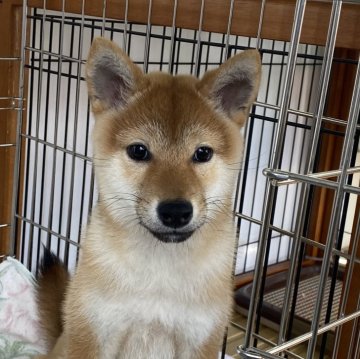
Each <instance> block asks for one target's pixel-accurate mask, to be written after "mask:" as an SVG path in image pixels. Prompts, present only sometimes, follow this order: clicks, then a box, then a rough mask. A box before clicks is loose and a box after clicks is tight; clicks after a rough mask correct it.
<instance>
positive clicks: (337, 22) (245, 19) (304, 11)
mask: <svg viewBox="0 0 360 359" xmlns="http://www.w3.org/2000/svg"><path fill="white" fill-rule="evenodd" d="M85 3H86V6H85ZM130 3H131V4H132V5H134V7H133V8H132V7H131V6H130V5H129V4H130ZM295 3H296V4H295ZM149 4H150V5H149ZM104 5H105V6H104ZM198 5H199V4H198ZM227 5H228V7H224V6H222V4H220V2H217V1H216V0H208V1H206V4H205V1H204V0H203V1H202V2H201V4H200V6H197V9H195V10H193V11H192V12H191V13H192V16H186V15H187V13H186V11H184V9H186V10H187V11H189V9H193V8H192V6H194V3H193V2H191V1H190V0H184V1H179V2H178V1H177V0H174V2H173V4H172V6H171V4H169V2H167V1H165V0H158V1H155V0H154V1H153V2H152V1H151V0H150V2H146V1H143V0H136V1H125V0H118V1H117V0H113V1H108V2H107V1H106V0H104V1H103V2H99V1H98V2H96V1H95V0H88V1H86V2H85V1H82V2H81V1H76V2H69V1H68V2H66V1H64V0H63V1H61V0H58V1H57V0H48V1H46V0H43V1H41V0H28V1H26V0H24V1H20V0H3V4H0V6H4V9H5V6H6V14H5V16H3V17H4V18H5V17H8V18H9V19H11V20H12V21H7V22H5V24H4V26H6V27H7V28H8V29H9V30H12V31H11V32H10V33H11V34H12V37H11V41H10V43H9V44H8V47H7V51H8V54H6V55H5V54H1V55H0V62H1V61H4V62H9V63H11V66H10V71H8V73H7V74H5V81H4V82H6V83H7V84H11V89H12V93H11V94H9V95H8V96H3V97H1V98H0V100H2V101H6V104H5V105H4V106H0V110H1V111H0V115H1V114H3V113H6V116H7V117H5V120H3V119H2V118H1V119H0V121H2V122H3V123H5V126H6V128H7V127H8V126H9V127H10V130H7V132H8V133H9V135H8V136H7V138H5V142H4V143H2V144H1V145H0V146H1V147H2V148H8V149H15V151H13V152H15V153H12V154H10V153H8V154H7V155H6V157H5V158H4V159H2V163H4V167H5V168H7V169H13V171H10V172H12V174H11V175H10V176H9V179H8V180H7V181H6V183H7V184H6V186H4V188H3V189H2V191H1V192H2V196H3V198H7V199H6V201H5V202H6V203H11V204H10V205H9V204H8V207H7V208H5V209H3V211H4V212H5V213H7V215H8V216H9V213H10V219H11V222H10V223H0V227H2V228H5V227H6V232H7V233H6V236H8V235H9V233H10V238H11V241H10V243H6V244H5V246H4V243H5V241H4V239H3V238H5V236H4V235H3V236H2V237H1V243H2V247H1V253H6V254H7V255H14V254H16V248H15V247H16V238H15V237H16V215H15V214H16V210H17V208H18V206H19V205H21V204H20V202H21V193H19V192H18V189H19V183H20V181H21V171H22V168H21V166H20V157H21V155H22V151H23V150H24V149H23V148H21V146H20V145H19V144H20V143H21V129H22V128H23V126H24V123H25V121H26V118H25V116H24V111H23V108H24V106H25V101H26V99H25V95H24V94H25V93H26V86H27V84H26V76H25V70H24V64H25V62H26V56H27V53H26V48H27V46H28V44H27V42H26V41H27V39H28V36H27V33H28V31H29V29H28V27H27V22H26V21H25V20H24V19H26V17H27V9H28V8H31V7H39V8H42V7H44V8H46V9H48V10H57V11H62V13H64V11H65V12H72V13H78V14H82V15H83V14H84V13H85V12H86V13H87V14H89V15H93V16H99V17H102V18H103V19H105V17H111V18H115V19H116V18H121V17H123V15H122V14H124V17H125V21H128V22H140V23H144V24H148V25H149V24H150V23H151V24H159V25H167V26H173V27H174V26H177V27H187V28H193V29H198V30H199V33H200V32H201V31H202V30H205V31H216V32H222V33H224V34H227V36H229V34H230V33H231V34H236V35H245V36H253V37H257V38H258V39H259V38H260V37H261V38H270V39H278V40H286V41H288V40H291V44H298V43H299V42H300V41H301V42H304V43H313V44H320V45H325V46H326V49H327V51H328V52H327V54H326V55H325V56H324V58H325V59H326V61H325V62H324V72H323V78H322V81H321V83H322V85H324V86H325V87H327V85H328V81H329V78H328V77H329V75H330V68H329V66H330V65H331V60H332V59H333V57H334V48H335V46H337V47H342V48H348V49H352V50H356V51H358V50H359V49H360V42H359V41H356V39H359V38H360V29H359V26H357V25H356V20H357V18H359V17H360V7H359V6H358V5H357V4H356V1H354V0H352V1H351V0H349V1H345V0H344V1H334V2H331V1H321V0H320V1H319V0H313V1H311V0H308V1H306V0H298V1H296V2H295V1H289V0H282V1H281V0H279V1H271V0H268V1H265V0H263V1H256V2H255V1H246V0H238V1H236V4H235V1H234V0H231V1H229V2H228V4H227ZM265 5H266V6H267V8H266V11H265ZM169 6H170V9H172V10H173V11H169V10H168V9H169ZM279 6H282V7H283V8H284V9H285V10H286V11H284V12H283V16H282V17H280V16H277V15H278V14H279V11H278V10H279ZM295 6H296V8H295ZM239 8H243V9H244V12H243V13H241V12H240V13H239V12H236V11H234V9H235V10H236V9H239ZM294 9H295V15H294V16H293V15H292V14H293V12H294ZM206 10H207V11H206ZM330 11H332V16H331V19H332V20H331V22H330V26H327V24H326V22H324V23H322V24H320V29H319V27H318V26H317V25H318V24H316V19H317V18H318V17H319V16H323V17H326V18H327V16H328V17H329V18H330V16H329V14H330ZM340 12H341V15H342V17H341V18H340ZM155 14H156V16H155V18H154V15H155ZM248 14H251V16H248ZM180 15H181V16H180ZM275 15H276V16H275ZM293 18H294V19H295V24H294V27H292V19H293ZM199 19H200V21H199ZM224 19H228V21H224ZM104 21H105V20H104ZM254 24H255V25H256V26H255V25H254ZM240 25H241V26H240ZM14 29H15V31H14ZM291 29H293V30H292V31H291ZM304 29H305V31H304ZM314 29H315V31H314ZM328 29H330V30H329V32H328V33H327V30H328ZM300 30H301V31H300ZM349 33H350V35H349ZM336 35H337V36H336ZM145 51H147V50H146V48H145ZM226 52H227V50H226V51H225V55H224V56H226ZM296 53H297V51H296V46H295V47H293V48H292V49H290V54H293V56H296ZM19 54H20V56H19ZM198 58H199V55H197V59H198ZM60 59H61V56H60ZM60 61H61V60H60ZM329 64H330V65H329ZM146 66H147V65H146V64H144V67H145V68H146ZM330 67H331V66H330ZM359 68H360V65H359V63H358V67H357V75H356V79H355V83H356V85H355V86H354V87H355V88H357V89H358V90H359V88H360V85H359V82H360V79H359V76H360V75H359V71H360V70H359ZM169 70H170V71H171V69H170V67H169ZM3 72H4V71H3ZM4 73H5V72H4ZM291 73H292V69H291V66H289V68H288V74H287V80H288V81H289V82H288V85H287V86H288V88H290V87H291V81H292V75H291ZM17 85H18V87H17ZM9 87H10V86H9ZM321 93H323V92H321ZM324 103H325V99H324V98H321V97H319V107H318V108H319V111H318V113H317V114H316V115H315V117H316V118H318V119H321V120H322V121H328V122H332V123H337V124H339V125H347V123H346V122H345V121H344V120H342V119H339V118H332V117H331V118H330V117H326V116H324V114H323V105H324ZM359 103H360V94H359V91H358V92H354V94H353V100H352V105H351V110H350V112H351V113H350V115H349V123H350V125H348V126H347V129H348V131H349V134H348V136H347V138H348V139H350V138H351V134H353V133H354V131H356V130H358V129H359V125H357V123H356V121H357V118H358V116H359ZM288 107H289V106H288V100H287V98H286V93H285V96H284V98H283V101H282V105H281V106H279V107H278V108H276V110H278V111H280V115H279V123H280V126H278V132H277V135H276V143H277V145H276V146H277V148H281V146H282V143H281V141H282V140H283V138H284V134H283V133H282V131H283V130H284V127H281V124H284V126H285V125H286V118H285V117H286V114H287V113H288V112H289V111H291V109H289V108H288ZM301 114H302V115H306V116H308V117H313V114H309V113H307V114H306V113H301ZM14 119H15V121H14ZM322 121H318V122H317V123H320V124H321V122H322ZM14 122H15V127H14ZM319 126H320V125H319ZM319 126H317V127H315V128H314V132H315V134H314V137H316V136H317V135H316V133H317V131H318V130H319ZM14 134H15V141H14ZM345 147H346V148H345ZM345 147H344V148H345V151H344V152H343V156H342V158H343V159H342V168H341V170H339V171H338V172H337V173H336V175H339V180H338V183H336V184H334V182H333V181H329V180H327V179H326V178H327V177H333V176H334V175H335V173H326V172H325V173H316V174H310V172H309V174H307V175H299V174H296V173H289V172H286V173H285V172H284V171H281V170H279V169H278V167H279V158H278V157H277V155H276V154H277V153H279V151H275V157H273V159H272V162H271V166H270V168H269V169H268V170H267V171H266V172H265V175H266V176H267V178H268V179H267V181H268V184H267V188H268V194H267V198H268V201H267V205H266V207H264V217H263V219H262V221H261V225H262V228H263V229H262V233H261V241H260V246H261V247H260V249H259V252H258V256H257V264H256V269H255V271H254V277H253V278H254V281H255V285H254V288H255V289H254V293H253V300H252V307H251V308H250V310H249V312H250V319H249V321H248V326H247V331H246V333H247V336H246V339H245V345H244V347H243V348H239V352H240V353H241V355H243V357H244V358H247V357H250V356H251V355H258V356H259V357H264V358H274V357H278V356H274V354H278V353H281V352H282V351H283V350H285V349H288V348H290V347H291V346H293V345H296V344H297V343H298V342H299V341H305V340H307V339H311V341H310V347H309V351H308V357H311V355H313V352H314V348H315V343H316V338H317V336H318V334H320V333H322V332H325V331H326V330H329V329H331V328H333V327H337V326H340V325H342V324H343V323H345V322H346V321H349V320H357V318H358V317H360V309H359V306H358V309H357V310H356V311H354V312H353V313H352V314H350V315H348V316H346V317H344V318H342V319H339V320H337V321H336V322H335V323H331V324H329V325H328V326H326V327H323V328H321V329H320V330H319V322H318V319H316V320H315V321H314V324H313V327H312V330H311V333H310V334H311V335H310V334H307V335H305V336H304V337H302V338H297V339H296V340H293V341H292V342H291V341H285V337H284V332H282V333H281V336H282V339H281V340H280V342H279V343H278V346H276V347H275V348H273V349H271V350H270V351H268V352H263V351H260V350H258V349H256V348H254V347H253V346H252V344H251V342H252V341H253V340H254V338H255V336H254V333H253V327H254V320H255V318H254V316H255V314H256V306H257V297H258V294H257V291H258V290H259V288H260V284H261V280H262V278H263V270H262V269H263V261H264V258H265V250H266V238H267V235H268V231H269V229H270V222H269V220H270V213H271V208H272V207H271V206H272V197H273V195H274V193H272V191H275V188H276V187H277V186H281V185H290V184H291V182H290V181H295V182H302V183H304V184H305V185H307V184H316V185H319V186H322V187H328V188H332V189H335V191H336V194H337V198H336V203H338V205H337V206H336V208H335V212H336V213H338V211H339V210H340V209H339V208H340V205H339V203H340V201H341V198H342V197H343V195H344V193H345V192H346V193H355V194H357V195H358V194H359V193H360V190H359V189H358V188H356V187H353V186H350V185H348V184H346V183H345V180H346V176H347V174H348V172H349V171H350V172H351V171H353V172H358V171H359V169H358V168H349V150H348V147H349V144H348V143H347V144H346V145H345ZM10 172H9V171H8V173H10ZM305 185H304V187H305ZM9 194H11V195H10V197H11V201H9ZM306 196H307V195H306V190H305V192H304V194H303V198H306ZM358 211H359V209H358ZM334 221H336V219H334V220H333V221H330V223H332V228H331V231H330V234H329V235H328V238H329V241H328V242H329V243H330V244H329V243H326V245H322V247H321V246H319V245H318V244H317V245H318V246H319V247H321V248H322V249H325V258H327V259H328V260H326V261H325V262H326V263H327V264H329V263H330V261H329V258H330V256H331V255H332V254H334V253H335V254H337V255H341V256H344V257H346V256H345V254H344V253H342V252H341V251H337V252H336V250H333V244H334V241H335V235H334V231H335V227H336V226H335V223H334ZM6 222H8V221H6ZM299 223H300V225H299V228H298V229H297V232H296V233H293V234H292V235H293V237H295V238H298V243H300V242H302V241H303V242H307V241H308V242H310V243H311V244H313V245H315V244H314V243H313V241H312V240H311V239H309V238H305V237H303V236H301V234H300V233H301V221H299ZM266 224H268V225H266ZM354 228H355V230H354V233H355V237H354V238H356V236H357V235H358V230H359V225H357V227H356V226H354ZM0 229H1V228H0ZM6 247H7V249H5V248H6ZM355 249H357V251H358V250H359V248H357V243H356V244H355ZM298 251H299V247H295V249H294V251H293V254H292V256H293V258H296V257H297V256H298ZM358 257H359V255H358V254H357V253H356V250H353V251H352V254H351V255H350V256H347V258H348V259H349V260H350V263H351V266H352V267H353V266H354V265H355V264H356V263H357V258H358ZM291 263H293V266H291V267H290V276H289V277H292V276H294V275H295V273H296V261H295V259H293V260H292V261H291ZM327 270H328V266H327V265H326V266H325V267H324V269H323V271H322V281H323V280H324V276H325V273H326V272H327ZM289 281H290V280H289ZM290 282H291V281H290ZM349 288H350V283H349V284H348V286H347V291H348V290H349ZM290 295H291V289H289V291H288V293H287V296H286V297H287V300H286V307H288V304H289V303H288V302H289V298H290ZM321 302H322V294H320V296H319V300H318V301H317V309H316V316H318V314H319V308H320V305H321ZM343 309H344V308H343ZM285 320H286V319H285V318H283V324H282V326H281V327H282V328H283V329H284V328H285V327H286V323H285ZM357 340H359V339H357ZM336 345H337V348H338V346H339V341H338V342H337V344H336ZM355 350H356V352H357V353H358V352H359V343H357V346H356V348H355Z"/></svg>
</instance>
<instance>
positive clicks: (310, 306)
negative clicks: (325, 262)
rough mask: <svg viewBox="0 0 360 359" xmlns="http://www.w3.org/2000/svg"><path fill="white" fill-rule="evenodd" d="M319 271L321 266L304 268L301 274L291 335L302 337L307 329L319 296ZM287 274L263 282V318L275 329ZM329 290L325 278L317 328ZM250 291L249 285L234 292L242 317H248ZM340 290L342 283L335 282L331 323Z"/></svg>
mask: <svg viewBox="0 0 360 359" xmlns="http://www.w3.org/2000/svg"><path fill="white" fill-rule="evenodd" d="M320 270H321V268H320V266H312V267H304V268H302V270H301V276H300V283H299V290H298V295H297V301H296V309H295V318H294V325H293V331H294V333H295V332H296V333H302V332H304V331H307V330H308V329H309V326H310V323H311V321H312V318H313V314H314V308H315V302H316V298H317V294H318V287H319V280H320ZM287 274H288V272H282V273H277V274H274V275H271V276H268V277H267V278H266V284H265V290H264V293H263V306H262V317H263V319H264V321H265V322H267V323H268V324H270V326H271V327H275V328H276V327H278V325H279V324H280V319H281V313H282V308H283V302H284V294H285V286H286V278H287ZM330 286H331V277H328V279H327V282H326V287H325V296H324V303H323V306H322V310H321V315H320V325H322V324H324V322H325V316H326V310H327V303H328V298H329V293H330ZM252 287H253V285H252V283H250V284H248V285H245V286H244V287H241V288H240V289H238V290H237V291H236V293H235V302H236V310H237V311H238V312H240V313H243V314H246V313H247V310H248V308H249V303H250V297H251V291H252ZM341 288H342V281H341V280H340V279H337V280H336V286H335V292H334V298H333V301H332V313H331V321H333V320H335V319H336V318H337V314H338V309H339V305H340V297H341Z"/></svg>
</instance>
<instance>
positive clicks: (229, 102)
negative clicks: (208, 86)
mask: <svg viewBox="0 0 360 359" xmlns="http://www.w3.org/2000/svg"><path fill="white" fill-rule="evenodd" d="M253 89H254V88H253V85H252V82H251V81H250V80H248V79H246V78H243V79H237V78H236V79H235V78H233V79H230V81H229V82H228V83H226V84H225V85H223V86H222V87H221V88H220V89H218V90H217V91H216V92H215V98H216V100H217V101H218V103H219V104H220V106H221V108H222V110H224V111H225V112H226V113H227V114H229V115H230V114H231V113H232V112H236V111H239V110H241V109H242V108H244V107H247V106H248V105H249V102H250V99H251V94H252V92H253Z"/></svg>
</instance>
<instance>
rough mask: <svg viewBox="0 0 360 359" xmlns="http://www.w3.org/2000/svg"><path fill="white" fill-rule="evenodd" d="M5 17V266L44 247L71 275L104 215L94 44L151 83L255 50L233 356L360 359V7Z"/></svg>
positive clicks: (291, 4)
mask: <svg viewBox="0 0 360 359" xmlns="http://www.w3.org/2000/svg"><path fill="white" fill-rule="evenodd" d="M0 10H1V12H2V13H1V12H0V19H1V22H2V24H1V25H0V31H2V33H3V34H5V33H6V32H5V31H7V32H8V33H9V37H8V39H7V40H5V39H4V40H2V41H3V43H0V74H1V76H2V78H3V80H2V81H1V83H0V169H1V176H0V180H1V183H2V184H1V189H0V201H1V203H2V205H1V207H0V259H2V258H4V257H6V256H16V257H17V258H19V259H20V260H21V261H22V262H23V263H24V264H25V265H26V266H27V267H28V268H29V269H30V270H31V271H33V272H35V271H36V270H37V266H38V263H39V258H40V256H41V251H42V248H41V244H44V245H46V246H47V247H48V248H51V249H52V251H54V252H55V253H57V255H58V256H59V257H60V258H61V259H62V260H63V261H64V262H65V264H66V265H67V266H68V268H69V269H70V270H73V269H74V268H75V266H76V261H77V258H78V249H79V247H80V239H79V238H80V231H81V229H82V228H83V226H84V224H85V223H86V221H87V218H88V215H89V214H90V213H91V209H92V206H93V205H94V204H95V203H96V200H97V193H96V186H95V179H94V176H93V172H92V160H91V156H92V148H91V144H90V143H89V141H88V139H89V134H90V133H91V128H92V124H93V118H92V115H91V113H90V110H89V105H88V98H87V91H86V86H85V81H84V64H85V61H86V56H87V52H88V49H89V47H90V44H91V41H92V39H93V38H94V37H96V36H105V37H107V38H110V39H112V40H114V41H116V42H117V43H118V44H119V45H120V46H122V48H123V49H124V50H126V52H127V53H128V54H129V55H130V56H131V57H132V59H133V60H134V61H135V62H136V63H138V64H139V66H141V67H142V68H143V69H144V71H145V72H147V71H154V70H161V71H168V72H169V73H173V74H178V73H186V74H193V75H196V76H201V75H202V74H203V73H204V72H205V71H206V70H208V69H211V68H214V67H216V66H218V65H219V64H221V63H222V62H223V61H224V60H226V59H227V58H228V57H230V56H231V55H233V54H234V53H237V52H239V51H242V50H244V49H247V48H257V49H258V50H259V51H260V53H261V55H262V68H263V75H262V82H261V88H260V92H259V95H258V99H257V101H256V102H255V104H254V106H253V108H252V111H251V113H250V117H249V121H248V122H247V125H246V127H245V129H244V136H245V151H244V159H243V162H242V163H241V175H240V177H239V180H238V185H237V188H236V201H235V209H234V210H235V214H236V221H237V228H238V232H237V236H236V238H234V243H236V256H235V260H234V278H235V286H236V294H235V301H236V309H237V311H238V312H239V313H242V315H244V314H245V316H246V324H244V323H243V324H242V325H240V324H239V323H236V322H235V320H234V321H233V322H232V323H230V326H229V328H228V331H227V333H228V343H229V340H230V339H231V337H232V336H233V337H234V338H235V341H236V347H237V349H236V353H235V349H234V347H231V348H230V346H229V345H228V347H227V345H226V340H225V341H224V347H223V355H224V354H225V352H227V353H229V354H232V355H234V357H241V358H278V357H283V356H284V355H285V356H287V357H289V358H309V359H310V358H314V357H315V356H316V357H317V356H318V357H319V358H329V357H332V358H351V359H353V358H360V335H359V332H360V325H359V317H360V284H359V281H358V279H357V277H356V271H357V270H358V269H360V246H359V245H358V242H359V238H360V198H359V194H360V188H359V186H360V177H359V172H360V155H359V153H360V147H359V134H360V120H359V112H360V62H359V54H360V40H359V39H360V26H359V21H358V20H359V19H360V3H359V2H358V1H354V0H353V1H345V0H344V1H341V0H334V1H319V0H308V1H306V0H297V1H295V0H281V1H278V0H254V1H249V0H236V1H235V0H228V1H225V2H223V1H216V0H199V1H190V0H179V1H178V0H172V1H170V0H148V1H143V0H113V1H107V0H103V1H96V0H82V1H70V0H67V1H66V0H59V1H55V0H42V1H40V0H23V1H20V0H3V1H2V2H1V1H0ZM2 36H4V35H2ZM310 292H313V294H312V295H310ZM304 312H306V313H305V314H304ZM269 313H270V314H269ZM304 318H305V319H304ZM244 321H245V319H244ZM298 322H301V323H302V324H301V325H300V327H299V325H297V323H298ZM268 328H272V330H273V332H274V333H275V334H274V335H273V336H271V337H269V336H268V335H267V334H266V333H267V332H268ZM234 330H235V331H236V334H234V333H235V332H234ZM239 332H241V335H239Z"/></svg>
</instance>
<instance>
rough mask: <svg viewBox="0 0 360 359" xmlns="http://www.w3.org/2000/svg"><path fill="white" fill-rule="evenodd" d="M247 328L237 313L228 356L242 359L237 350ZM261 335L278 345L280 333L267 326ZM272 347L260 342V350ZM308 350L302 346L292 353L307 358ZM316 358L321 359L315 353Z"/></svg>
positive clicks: (304, 345) (228, 343)
mask: <svg viewBox="0 0 360 359" xmlns="http://www.w3.org/2000/svg"><path fill="white" fill-rule="evenodd" d="M238 326H240V327H241V329H239V328H238ZM245 327H246V317H244V316H243V315H241V314H239V313H235V314H234V316H233V320H232V324H231V325H230V327H229V331H228V340H227V348H226V354H228V355H230V356H232V357H233V358H236V359H240V356H239V354H237V351H236V348H237V347H238V346H239V345H241V344H243V341H244V334H245ZM260 335H261V336H262V337H264V338H266V339H267V340H269V341H271V342H272V343H276V342H277V340H278V333H277V332H276V331H275V330H273V329H270V328H269V327H267V326H265V325H262V326H261V327H260ZM271 347H272V345H269V344H266V343H264V342H262V341H259V342H258V348H259V349H263V350H267V349H269V348H271ZM306 350H307V345H306V344H301V345H298V346H296V347H294V348H292V349H291V352H292V353H294V354H297V355H298V356H300V357H301V358H306ZM289 358H290V356H289ZM316 358H319V354H318V353H315V356H314V359H316ZM324 359H330V356H328V355H325V357H324Z"/></svg>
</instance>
